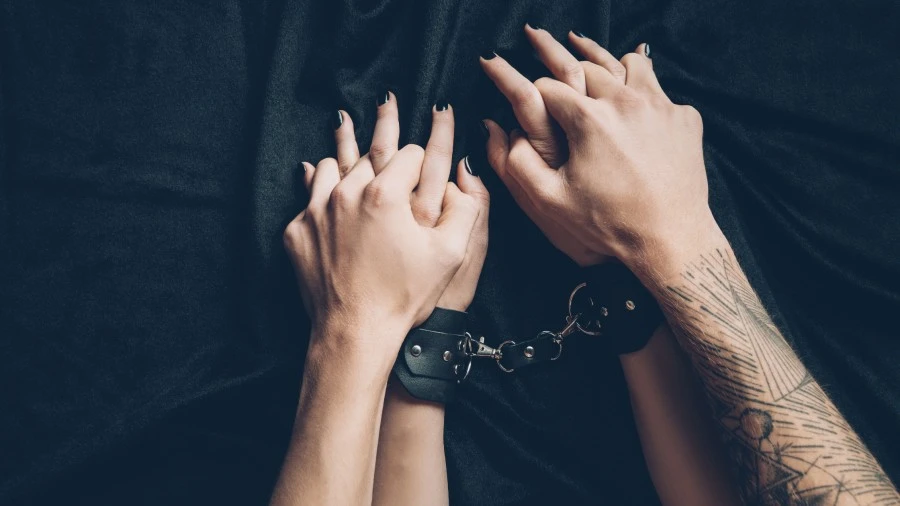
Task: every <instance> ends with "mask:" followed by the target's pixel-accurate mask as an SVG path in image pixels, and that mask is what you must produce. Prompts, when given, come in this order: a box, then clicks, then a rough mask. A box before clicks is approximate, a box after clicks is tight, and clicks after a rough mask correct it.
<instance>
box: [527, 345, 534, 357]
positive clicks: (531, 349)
mask: <svg viewBox="0 0 900 506" xmlns="http://www.w3.org/2000/svg"><path fill="white" fill-rule="evenodd" d="M525 357H526V358H532V357H534V346H526V347H525Z"/></svg>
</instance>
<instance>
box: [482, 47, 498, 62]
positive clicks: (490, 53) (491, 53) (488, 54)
mask: <svg viewBox="0 0 900 506" xmlns="http://www.w3.org/2000/svg"><path fill="white" fill-rule="evenodd" d="M481 57H482V58H484V59H485V60H493V59H494V58H496V57H497V53H495V52H494V50H493V49H488V50H487V51H485V52H483V53H481Z"/></svg>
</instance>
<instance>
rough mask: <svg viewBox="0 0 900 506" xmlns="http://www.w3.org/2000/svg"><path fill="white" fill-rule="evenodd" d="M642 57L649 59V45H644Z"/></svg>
mask: <svg viewBox="0 0 900 506" xmlns="http://www.w3.org/2000/svg"><path fill="white" fill-rule="evenodd" d="M644 56H646V57H647V58H650V44H647V43H646V42H645V43H644Z"/></svg>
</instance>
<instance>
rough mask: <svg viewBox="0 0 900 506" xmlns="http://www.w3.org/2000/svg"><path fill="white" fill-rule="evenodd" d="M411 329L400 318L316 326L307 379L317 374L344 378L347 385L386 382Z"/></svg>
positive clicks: (310, 340)
mask: <svg viewBox="0 0 900 506" xmlns="http://www.w3.org/2000/svg"><path fill="white" fill-rule="evenodd" d="M409 328H410V327H409V324H408V323H406V322H405V321H401V320H399V319H397V320H392V319H384V320H381V321H380V322H377V323H376V322H373V323H352V324H351V323H327V324H323V325H316V326H314V327H313V328H312V330H311V332H310V339H309V347H308V349H307V354H306V366H305V368H304V379H306V378H307V377H308V376H309V375H310V374H315V375H317V376H322V377H324V378H330V377H334V376H340V377H341V378H342V379H341V381H342V382H343V383H347V382H348V380H349V381H351V382H352V381H356V382H358V383H367V382H375V383H377V384H383V383H386V382H387V377H388V375H389V374H390V371H391V367H392V366H393V363H394V360H396V358H397V352H398V351H399V349H400V345H401V344H402V342H403V338H404V337H405V336H406V334H407V333H408V332H409ZM319 381H321V379H320V380H319ZM382 389H383V385H382Z"/></svg>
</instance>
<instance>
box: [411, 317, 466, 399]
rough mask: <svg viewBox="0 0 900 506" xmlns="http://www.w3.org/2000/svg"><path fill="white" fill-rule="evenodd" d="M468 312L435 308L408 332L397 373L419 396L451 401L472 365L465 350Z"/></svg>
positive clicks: (412, 392)
mask: <svg viewBox="0 0 900 506" xmlns="http://www.w3.org/2000/svg"><path fill="white" fill-rule="evenodd" d="M467 319H468V315H467V314H466V313H465V312H462V311H452V310H450V309H442V308H435V310H434V312H432V313H431V316H429V317H428V319H427V320H425V322H423V323H422V325H420V326H418V327H416V328H414V329H412V330H411V331H410V332H409V334H407V335H406V339H405V340H404V341H403V346H402V347H401V348H400V353H399V355H398V356H397V361H396V362H394V375H395V376H396V377H397V379H398V380H399V381H400V384H402V385H403V387H404V388H406V390H407V391H408V392H409V394H410V395H412V396H413V397H415V398H417V399H422V400H426V401H432V402H440V403H448V402H450V401H452V400H453V399H454V398H455V396H456V388H457V385H458V383H459V379H460V378H462V377H464V375H465V373H466V370H465V369H467V368H468V365H469V361H468V360H467V358H466V356H465V354H464V353H463V341H464V340H465V339H466V322H467Z"/></svg>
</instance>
